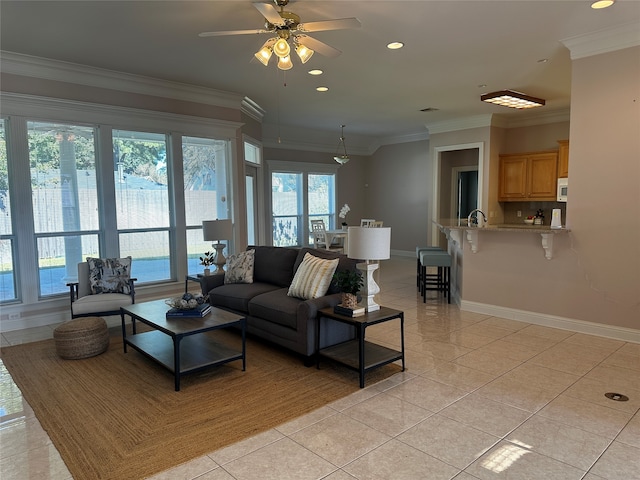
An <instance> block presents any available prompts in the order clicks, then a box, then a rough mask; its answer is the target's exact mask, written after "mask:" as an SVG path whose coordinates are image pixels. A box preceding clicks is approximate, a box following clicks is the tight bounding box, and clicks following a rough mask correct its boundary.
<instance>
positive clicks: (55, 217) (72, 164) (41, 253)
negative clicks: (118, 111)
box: [27, 122, 99, 297]
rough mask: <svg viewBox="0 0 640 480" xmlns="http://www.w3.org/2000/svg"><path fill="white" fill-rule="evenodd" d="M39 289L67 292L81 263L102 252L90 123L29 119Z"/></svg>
mask: <svg viewBox="0 0 640 480" xmlns="http://www.w3.org/2000/svg"><path fill="white" fill-rule="evenodd" d="M27 131H28V141H29V169H30V176H31V202H32V207H33V230H34V233H35V237H36V246H37V255H38V272H39V274H38V281H39V294H40V296H43V297H46V296H50V295H56V294H59V293H63V292H66V291H68V287H67V286H66V284H67V282H69V281H73V280H75V279H76V278H77V265H78V263H79V262H82V261H83V260H84V258H85V257H87V256H96V255H97V254H98V252H99V245H98V235H97V234H98V230H99V221H98V216H97V215H96V212H97V210H98V197H97V189H96V169H95V141H94V129H93V128H91V127H85V126H79V125H72V124H63V123H47V122H27Z"/></svg>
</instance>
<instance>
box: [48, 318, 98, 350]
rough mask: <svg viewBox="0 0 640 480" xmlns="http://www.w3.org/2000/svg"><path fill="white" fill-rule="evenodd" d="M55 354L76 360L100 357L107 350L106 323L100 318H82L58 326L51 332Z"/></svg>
mask: <svg viewBox="0 0 640 480" xmlns="http://www.w3.org/2000/svg"><path fill="white" fill-rule="evenodd" d="M53 339H54V340H55V342H56V352H57V353H58V355H59V356H60V357H62V358H65V359H68V360H77V359H80V358H89V357H94V356H96V355H100V354H101V353H102V352H104V351H106V350H107V348H109V330H108V329H107V322H105V321H104V319H103V318H101V317H82V318H75V319H73V320H69V321H68V322H65V323H63V324H62V325H58V326H57V327H56V328H55V330H54V331H53Z"/></svg>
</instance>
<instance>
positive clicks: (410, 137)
mask: <svg viewBox="0 0 640 480" xmlns="http://www.w3.org/2000/svg"><path fill="white" fill-rule="evenodd" d="M425 140H429V132H428V131H426V130H425V131H424V132H417V133H408V134H406V135H394V136H390V137H382V138H376V139H375V140H374V141H373V143H371V145H369V155H373V154H374V153H375V152H376V150H378V149H379V148H380V147H382V146H384V145H396V144H399V143H411V142H422V141H425Z"/></svg>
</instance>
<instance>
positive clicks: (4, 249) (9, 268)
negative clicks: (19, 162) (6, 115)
mask: <svg viewBox="0 0 640 480" xmlns="http://www.w3.org/2000/svg"><path fill="white" fill-rule="evenodd" d="M4 123H5V122H4V119H0V302H7V301H12V300H16V299H17V298H18V292H17V291H16V290H17V289H16V277H15V266H14V258H15V255H14V253H13V248H14V242H15V238H14V236H13V228H12V226H11V198H10V194H9V168H8V163H7V137H6V135H5V126H4Z"/></svg>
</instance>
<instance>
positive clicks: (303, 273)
mask: <svg viewBox="0 0 640 480" xmlns="http://www.w3.org/2000/svg"><path fill="white" fill-rule="evenodd" d="M338 262H339V259H337V258H334V259H332V260H327V259H324V258H320V257H316V256H314V255H311V253H306V254H305V256H304V259H303V260H302V263H301V264H300V266H299V267H298V269H297V270H296V274H295V275H294V277H293V281H292V282H291V286H290V287H289V292H288V295H289V296H290V297H298V298H302V299H303V300H309V299H310V298H319V297H323V296H324V295H325V294H326V293H327V289H328V288H329V284H330V283H331V280H332V279H333V274H334V272H335V271H336V267H337V266H338Z"/></svg>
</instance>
